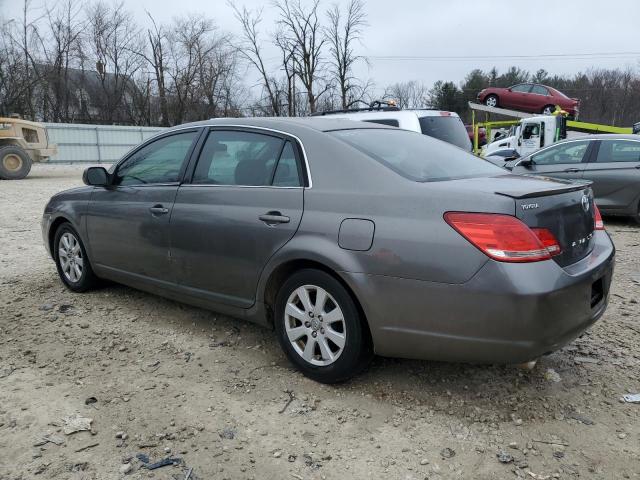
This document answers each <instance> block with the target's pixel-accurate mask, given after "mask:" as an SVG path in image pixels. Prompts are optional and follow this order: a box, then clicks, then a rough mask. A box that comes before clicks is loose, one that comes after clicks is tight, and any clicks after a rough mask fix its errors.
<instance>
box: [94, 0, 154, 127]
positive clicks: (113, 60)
mask: <svg viewBox="0 0 640 480" xmlns="http://www.w3.org/2000/svg"><path fill="white" fill-rule="evenodd" d="M87 20H88V24H89V41H88V44H89V49H90V52H91V54H92V57H93V59H94V60H95V65H96V72H97V75H98V78H99V81H100V85H101V89H102V98H101V99H100V101H99V105H98V107H99V111H100V112H101V115H100V117H101V118H100V120H101V121H107V122H114V121H122V120H123V118H121V116H122V113H123V112H124V111H126V110H127V109H128V108H129V106H127V104H130V103H131V102H132V98H131V97H132V95H131V89H132V88H134V83H133V81H132V79H133V77H134V75H135V74H136V73H137V72H138V70H140V68H141V67H142V61H141V58H140V55H139V53H138V52H140V51H141V50H142V48H143V45H142V38H141V35H140V31H139V29H138V26H137V25H136V24H135V22H134V20H133V17H132V15H131V14H130V13H129V12H128V11H126V10H125V9H124V6H123V4H122V3H118V4H115V5H114V6H113V7H110V6H108V5H107V4H106V3H104V2H102V1H98V2H96V3H94V4H92V5H90V6H89V7H88V10H87ZM123 106H124V107H125V108H124V109H123V108H121V107H123Z"/></svg>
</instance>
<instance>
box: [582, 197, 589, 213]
mask: <svg viewBox="0 0 640 480" xmlns="http://www.w3.org/2000/svg"><path fill="white" fill-rule="evenodd" d="M582 210H584V211H585V212H588V211H589V197H587V196H586V195H582Z"/></svg>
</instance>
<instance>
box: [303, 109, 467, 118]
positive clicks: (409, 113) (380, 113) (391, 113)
mask: <svg viewBox="0 0 640 480" xmlns="http://www.w3.org/2000/svg"><path fill="white" fill-rule="evenodd" d="M443 114H444V115H443ZM440 116H445V117H459V115H458V114H457V113H456V112H448V111H445V110H434V109H432V108H410V109H406V110H382V109H381V110H371V111H364V112H361V111H353V112H349V111H347V112H335V113H325V114H323V115H322V116H317V117H313V118H330V117H340V118H347V117H353V118H367V117H371V118H403V117H412V118H413V117H440Z"/></svg>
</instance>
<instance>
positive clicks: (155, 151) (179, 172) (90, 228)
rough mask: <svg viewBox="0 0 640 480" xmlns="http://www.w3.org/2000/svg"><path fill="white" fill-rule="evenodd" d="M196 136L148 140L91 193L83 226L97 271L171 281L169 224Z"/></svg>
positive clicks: (188, 132) (194, 132)
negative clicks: (103, 183)
mask: <svg viewBox="0 0 640 480" xmlns="http://www.w3.org/2000/svg"><path fill="white" fill-rule="evenodd" d="M198 133H199V130H198V129H188V130H181V131H178V132H174V133H170V134H166V135H163V136H161V137H159V138H155V139H153V140H151V141H150V142H148V143H146V144H145V145H143V146H142V147H140V148H138V149H137V150H136V151H134V152H133V153H131V154H130V155H129V156H128V157H127V158H125V159H124V160H123V161H122V162H121V163H119V164H118V165H117V166H116V167H115V168H114V170H113V172H112V174H111V185H109V186H108V187H96V188H95V189H94V191H93V192H92V195H91V200H90V202H89V205H88V210H87V217H86V222H87V223H86V225H87V232H88V238H89V244H90V246H91V257H92V258H91V261H92V263H94V264H95V265H96V266H97V268H98V269H100V268H103V269H107V270H111V271H112V272H113V273H118V274H129V275H136V276H140V277H145V278H148V279H156V280H161V281H166V282H174V281H175V279H174V278H173V276H172V274H171V269H170V264H169V218H170V216H171V209H172V207H173V202H174V200H175V196H176V193H177V191H178V185H179V183H180V181H181V179H182V176H183V174H184V171H185V169H186V161H187V159H188V156H189V153H190V151H191V149H192V147H193V145H194V143H195V139H196V137H197V135H198Z"/></svg>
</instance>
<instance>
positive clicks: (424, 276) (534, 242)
mask: <svg viewBox="0 0 640 480" xmlns="http://www.w3.org/2000/svg"><path fill="white" fill-rule="evenodd" d="M84 181H85V183H86V184H87V186H86V187H83V188H79V189H74V190H69V191H65V192H61V193H59V194H57V195H55V196H53V197H52V198H51V200H50V201H49V203H48V204H47V205H46V207H45V212H44V216H43V222H42V230H43V237H44V243H45V245H46V247H47V249H48V250H49V251H50V252H51V255H52V257H53V259H54V261H55V263H56V266H57V270H58V274H59V276H60V279H61V280H62V282H63V283H64V284H65V285H66V286H67V287H68V288H69V289H71V290H73V291H76V292H82V291H86V290H88V289H90V288H92V287H94V286H95V285H96V283H97V282H98V280H99V279H109V280H111V281H116V282H120V283H123V284H126V285H129V286H132V287H135V288H139V289H142V290H147V291H149V292H152V293H155V294H158V295H163V296H166V297H169V298H173V299H175V300H179V301H183V302H186V303H190V304H193V305H197V306H201V307H205V308H210V309H213V310H216V311H219V312H222V313H225V314H228V315H231V316H236V317H241V318H245V319H248V320H251V321H255V322H257V323H260V324H263V325H265V326H270V327H272V328H274V329H275V332H276V335H277V337H278V340H279V342H280V344H281V346H282V348H283V350H284V351H285V353H286V354H287V356H288V357H289V359H290V360H291V362H293V363H294V364H295V365H296V366H297V368H299V369H300V370H301V371H302V372H303V373H304V374H305V375H308V376H309V377H311V378H314V379H316V380H318V381H322V382H336V381H340V380H344V379H346V378H348V377H349V376H351V375H353V374H354V373H356V372H358V371H359V370H361V369H362V368H364V367H365V366H366V365H367V363H368V361H369V360H370V358H371V356H372V354H373V352H376V353H378V354H380V355H385V356H393V357H406V358H425V359H439V360H450V361H465V362H469V361H472V362H489V363H520V362H525V361H529V360H532V359H536V358H538V357H539V356H541V355H543V354H545V353H547V352H550V351H553V350H556V349H558V348H560V347H561V346H563V345H564V344H566V343H567V342H570V341H571V340H573V339H574V338H575V337H576V336H578V335H580V333H581V332H583V331H584V330H585V329H586V328H588V327H589V326H590V325H591V324H592V323H593V322H595V321H596V320H597V319H598V318H599V317H600V316H601V315H602V313H603V312H604V311H605V308H606V306H607V298H608V292H609V285H610V282H611V276H612V272H613V264H614V254H615V250H614V247H613V244H612V242H611V240H610V238H609V236H608V235H607V233H606V232H605V231H604V227H603V225H602V222H601V220H600V218H599V214H598V210H597V207H596V205H595V204H594V201H593V195H592V192H591V189H590V188H589V187H588V185H586V184H576V183H569V182H561V181H556V180H547V179H541V178H534V177H526V176H518V175H513V174H510V173H507V172H505V171H504V170H503V169H501V168H499V167H496V166H495V165H492V164H490V163H488V162H482V161H478V158H477V157H475V156H473V155H471V154H470V153H468V152H465V151H463V150H461V149H460V148H457V147H454V146H452V145H449V144H447V143H444V142H442V141H439V140H436V139H434V138H431V137H429V136H427V135H422V134H420V133H416V132H410V131H406V130H401V129H398V128H394V127H387V126H384V125H379V124H367V123H364V122H353V121H349V120H331V119H316V118H314V119H297V120H296V119H265V118H262V119H251V118H245V119H221V120H210V121H206V122H201V123H195V124H188V125H182V126H180V127H176V128H173V129H171V130H167V131H165V132H163V133H162V134H160V135H158V136H156V137H154V138H152V139H150V140H147V141H146V142H145V143H143V144H142V145H140V146H139V147H138V148H136V149H134V150H133V151H132V152H131V153H129V154H127V155H126V156H125V157H124V158H123V159H122V160H121V161H120V162H118V163H117V164H116V165H114V166H113V167H112V168H111V169H110V170H109V171H106V170H105V169H103V168H100V167H92V168H89V169H88V170H87V171H86V172H85V175H84Z"/></svg>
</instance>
